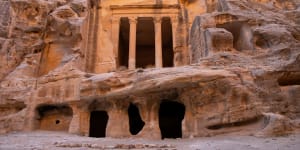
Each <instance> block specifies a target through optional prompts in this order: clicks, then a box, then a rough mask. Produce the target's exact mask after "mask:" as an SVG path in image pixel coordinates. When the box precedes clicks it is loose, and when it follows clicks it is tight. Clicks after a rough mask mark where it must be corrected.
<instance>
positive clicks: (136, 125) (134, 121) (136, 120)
mask: <svg viewBox="0 0 300 150" xmlns="http://www.w3.org/2000/svg"><path fill="white" fill-rule="evenodd" d="M128 117H129V130H130V133H131V134H132V135H137V134H138V133H139V132H140V131H141V130H142V129H143V127H144V125H145V122H144V121H143V120H142V118H141V116H140V112H139V109H138V107H137V106H136V105H134V104H132V103H130V105H129V108H128Z"/></svg>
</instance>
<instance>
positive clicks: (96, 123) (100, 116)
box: [89, 111, 108, 137]
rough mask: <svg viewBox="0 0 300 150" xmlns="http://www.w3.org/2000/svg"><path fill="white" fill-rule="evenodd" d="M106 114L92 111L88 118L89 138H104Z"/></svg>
mask: <svg viewBox="0 0 300 150" xmlns="http://www.w3.org/2000/svg"><path fill="white" fill-rule="evenodd" d="M107 122H108V114H107V112H106V111H92V112H91V116H90V133H89V136H90V137H105V135H106V126H107Z"/></svg>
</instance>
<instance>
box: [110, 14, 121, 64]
mask: <svg viewBox="0 0 300 150" xmlns="http://www.w3.org/2000/svg"><path fill="white" fill-rule="evenodd" d="M111 29H112V31H111V34H112V41H113V47H114V48H113V51H114V57H115V63H116V64H115V67H116V68H118V67H119V59H118V56H119V52H118V50H119V33H120V17H114V18H112V27H111Z"/></svg>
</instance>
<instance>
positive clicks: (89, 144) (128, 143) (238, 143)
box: [0, 131, 300, 150]
mask: <svg viewBox="0 0 300 150" xmlns="http://www.w3.org/2000/svg"><path fill="white" fill-rule="evenodd" d="M0 149H1V150H18V149H20V150H25V149H26V150H27V149H35V150H38V149H43V150H44V149H47V150H48V149H53V150H65V149H72V150H86V149H162V150H165V149H172V150H173V149H182V150H187V149H191V150H260V149H261V150H299V149H300V134H295V135H289V136H285V137H273V138H257V137H252V136H233V135H227V136H217V137H208V138H194V139H166V140H146V139H137V138H127V139H113V138H89V137H81V136H77V135H71V134H66V133H59V132H46V131H36V132H30V133H26V132H18V133H10V134H6V135H0Z"/></svg>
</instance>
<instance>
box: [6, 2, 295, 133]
mask: <svg viewBox="0 0 300 150" xmlns="http://www.w3.org/2000/svg"><path fill="white" fill-rule="evenodd" d="M137 12H138V14H136V13H137ZM126 15H128V17H124V16H126ZM157 18H159V19H157ZM152 22H153V26H151V25H149V23H151V24H152ZM135 25H137V26H136V27H135ZM134 29H136V34H132V31H134ZM169 29H170V30H169ZM143 33H146V34H143ZM161 33H162V34H161ZM119 34H120V35H119ZM134 37H135V38H134ZM132 39H136V44H134V43H133V47H132V41H133V40H132ZM151 39H153V40H152V41H151ZM166 39H167V40H166ZM168 39H169V40H168ZM134 41H135V40H134ZM126 42H127V44H126ZM124 43H125V44H124ZM158 43H160V44H158ZM159 45H160V46H159ZM130 46H131V47H130ZM124 47H125V48H124ZM126 47H129V48H128V49H127V50H126ZM149 47H150V48H149ZM135 49H136V54H135ZM154 49H155V50H154ZM133 50H134V53H132V52H133ZM152 50H153V53H152V52H150V51H152ZM161 50H162V51H163V52H162V54H161V55H159V54H160V53H159V52H161ZM154 51H155V53H154ZM132 54H133V55H132ZM148 58H153V59H152V60H148ZM132 67H133V68H132ZM127 68H128V69H127ZM164 108H165V110H166V111H165V110H164ZM174 110H175V111H174ZM168 111H171V112H172V113H171V114H168V113H164V112H168ZM93 116H102V117H100V119H99V120H100V126H101V128H103V129H99V130H98V129H94V126H93V124H97V121H96V122H93V120H94V119H93ZM168 118H171V120H168ZM172 119H174V120H175V122H174V124H172V123H173V122H172V121H174V120H172ZM299 119H300V1H298V0H180V1H177V0H132V1H126V0H114V1H112V0H102V1H100V0H51V1H47V0H2V1H0V133H8V132H11V131H32V130H50V131H64V132H69V133H74V134H78V135H83V136H96V137H99V136H100V137H103V136H104V137H105V136H107V137H118V138H119V137H120V138H122V137H131V136H137V137H146V138H157V139H158V138H177V137H183V138H187V137H201V136H214V135H217V134H224V133H240V134H247V135H255V136H274V135H285V134H290V133H296V132H298V131H299V128H300V121H299ZM178 122H179V124H178ZM168 123H171V125H170V124H168ZM100 126H99V128H100ZM170 126H171V127H170ZM172 126H173V127H172ZM175 126H176V127H175ZM177 126H178V127H177ZM168 128H172V133H170V132H171V131H169V130H168ZM94 132H100V133H101V134H100V135H94ZM173 133H174V134H175V135H173Z"/></svg>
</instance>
